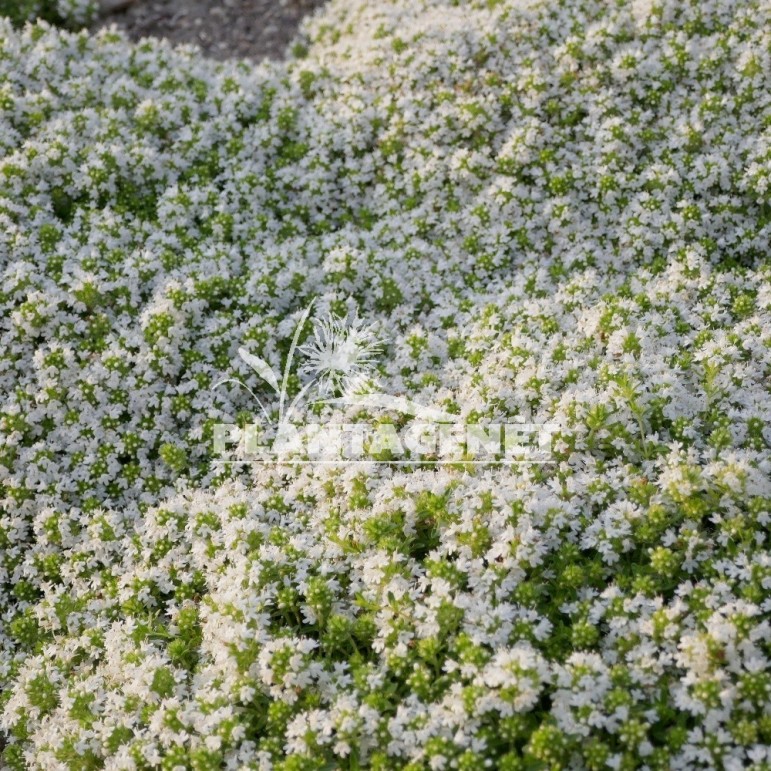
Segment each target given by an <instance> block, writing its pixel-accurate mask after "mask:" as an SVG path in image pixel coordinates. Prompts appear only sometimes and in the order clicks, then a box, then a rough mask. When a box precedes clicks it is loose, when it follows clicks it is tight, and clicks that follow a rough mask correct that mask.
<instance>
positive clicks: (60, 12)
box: [0, 0, 99, 27]
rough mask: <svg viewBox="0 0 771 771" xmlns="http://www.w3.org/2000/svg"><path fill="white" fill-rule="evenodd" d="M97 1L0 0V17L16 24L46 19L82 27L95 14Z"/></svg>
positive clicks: (97, 6)
mask: <svg viewBox="0 0 771 771" xmlns="http://www.w3.org/2000/svg"><path fill="white" fill-rule="evenodd" d="M98 9H99V4H98V2H97V0H0V16H7V17H8V18H10V19H11V21H13V22H14V23H16V24H24V22H27V21H32V20H34V19H46V20H47V21H49V22H53V23H55V24H64V25H66V26H69V27H82V26H83V25H85V24H87V23H88V22H89V21H91V20H92V19H93V18H94V17H95V16H96V14H97V11H98Z"/></svg>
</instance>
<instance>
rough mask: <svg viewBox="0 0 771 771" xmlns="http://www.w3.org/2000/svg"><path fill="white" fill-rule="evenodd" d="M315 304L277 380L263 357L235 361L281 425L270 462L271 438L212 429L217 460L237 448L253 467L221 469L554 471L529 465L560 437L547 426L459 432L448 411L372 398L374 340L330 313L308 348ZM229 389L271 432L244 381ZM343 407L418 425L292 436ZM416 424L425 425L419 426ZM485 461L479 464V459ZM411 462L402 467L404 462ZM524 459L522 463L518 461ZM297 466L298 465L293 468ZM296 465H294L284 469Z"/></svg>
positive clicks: (352, 320)
mask: <svg viewBox="0 0 771 771" xmlns="http://www.w3.org/2000/svg"><path fill="white" fill-rule="evenodd" d="M313 304H314V303H313V301H311V302H310V303H309V305H308V306H307V307H306V308H305V310H304V311H303V313H302V314H301V316H300V319H299V321H298V322H297V324H296V325H295V329H294V333H293V336H292V340H291V343H290V346H289V352H288V354H287V359H286V362H285V364H284V368H283V372H282V373H281V379H280V380H279V377H278V375H277V374H276V372H275V371H274V369H273V368H272V367H271V365H270V364H269V363H268V362H267V361H266V360H265V359H263V358H261V357H260V356H257V355H256V354H253V353H251V352H250V351H247V350H246V349H245V348H243V347H241V348H239V349H238V355H239V357H240V358H241V360H242V361H244V362H245V363H246V364H247V365H248V366H249V367H250V368H251V369H252V370H254V372H255V373H256V374H257V375H258V376H259V378H260V379H261V380H262V381H263V382H264V383H266V384H267V385H268V386H270V388H271V389H272V391H273V393H274V394H275V397H276V398H277V401H278V419H277V422H276V423H275V436H274V438H273V441H272V446H271V448H270V451H269V454H268V455H267V456H266V455H265V452H264V450H265V445H264V443H263V440H264V438H265V436H266V434H267V433H268V432H266V430H265V427H263V426H261V425H259V424H257V423H253V424H249V425H247V426H245V427H239V426H236V425H234V424H217V425H216V426H215V431H214V434H215V442H214V443H215V452H218V453H220V454H222V453H224V452H226V449H227V447H228V446H229V445H238V446H239V447H241V449H242V451H244V452H245V453H246V455H247V456H249V457H250V458H251V460H245V459H236V460H222V461H219V462H221V463H242V462H269V461H270V460H271V459H273V460H275V459H281V460H282V462H292V463H302V462H307V463H344V462H352V463H357V462H361V463H364V462H372V461H373V460H381V461H385V462H389V463H397V464H398V463H414V462H415V459H416V458H417V459H420V462H427V463H453V462H459V461H462V462H470V463H489V462H497V463H520V462H536V463H543V462H550V461H549V460H544V459H533V457H532V453H533V450H534V446H533V444H532V442H533V441H534V440H535V441H536V445H535V447H537V450H538V451H540V452H541V453H542V454H543V453H544V452H546V451H547V449H548V447H549V446H550V440H551V437H552V435H553V434H554V432H555V431H556V427H555V426H553V425H550V424H526V423H524V422H523V421H517V422H514V423H503V424H501V423H492V424H489V425H480V424H468V425H467V424H465V423H464V422H463V421H462V420H460V419H459V417H458V416H457V415H455V414H453V413H450V412H447V411H445V410H442V409H439V408H436V407H431V406H426V405H423V404H419V403H417V402H415V401H412V400H411V399H408V398H405V397H403V396H392V395H390V394H386V393H378V392H376V391H375V390H374V385H375V382H376V378H375V373H376V360H377V357H378V355H379V354H380V353H381V352H382V349H383V343H382V341H381V340H380V338H379V337H378V336H377V334H376V333H375V330H374V329H373V328H372V327H371V326H369V325H368V324H366V323H365V322H364V321H363V320H362V319H360V318H359V317H358V315H357V314H356V313H348V314H347V315H346V316H345V317H340V316H335V315H332V314H331V313H329V314H327V315H326V316H323V317H321V318H318V319H314V321H313V327H312V330H311V333H310V335H309V337H308V338H307V341H306V342H304V343H303V344H300V337H301V335H302V332H303V330H304V329H305V326H306V324H307V322H308V320H309V318H310V314H311V310H312V308H313ZM298 354H299V355H301V356H303V357H304V361H303V362H302V363H301V364H300V365H299V366H298V367H297V374H298V375H299V376H300V381H301V386H300V389H299V391H298V392H297V393H296V394H295V395H294V396H293V397H292V398H291V399H290V396H289V383H290V377H291V374H292V369H293V365H294V363H295V358H296V356H297V355H298ZM226 383H234V384H236V385H237V386H239V387H242V388H244V389H246V390H247V391H248V392H249V393H250V394H251V396H252V397H253V398H254V399H255V401H256V402H257V404H258V405H259V407H260V410H261V412H262V414H263V416H264V418H265V421H266V423H267V426H270V425H271V424H273V423H274V421H273V420H272V418H271V414H270V412H269V411H268V407H267V406H266V404H265V403H264V402H263V400H261V399H260V398H259V397H258V396H257V394H255V393H254V391H253V390H252V389H250V388H249V386H247V385H246V384H245V383H244V382H243V381H241V380H239V379H237V378H233V377H226V378H223V379H222V380H220V381H219V382H217V383H216V384H215V386H214V388H218V387H220V386H222V385H224V384H226ZM304 402H307V403H308V404H326V405H330V406H339V407H358V408H362V409H364V410H366V411H367V412H378V411H386V412H388V411H390V412H395V413H399V414H401V415H402V416H410V417H412V418H415V419H417V420H413V421H411V422H409V423H408V425H407V427H406V428H405V429H404V430H403V433H402V434H401V435H400V434H399V432H397V431H396V429H395V427H394V425H393V424H392V423H390V422H383V423H381V422H378V423H375V424H374V425H371V426H368V425H367V424H362V423H326V424H318V423H308V424H306V425H304V426H303V427H302V428H298V426H296V425H295V423H294V421H293V420H292V419H293V417H295V415H296V414H297V413H298V410H299V407H300V406H301V405H302V404H303V403H304ZM421 421H422V422H421ZM480 455H481V456H482V460H479V459H478V456H480ZM403 456H407V457H408V459H406V460H405V459H403ZM522 456H526V457H527V460H524V461H523V460H522V459H521V458H522ZM298 457H299V458H300V459H299V460H298ZM290 458H293V460H290Z"/></svg>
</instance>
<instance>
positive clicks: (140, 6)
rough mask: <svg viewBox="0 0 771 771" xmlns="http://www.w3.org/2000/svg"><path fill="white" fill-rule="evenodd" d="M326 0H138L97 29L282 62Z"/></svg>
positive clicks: (225, 56)
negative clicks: (305, 23)
mask: <svg viewBox="0 0 771 771" xmlns="http://www.w3.org/2000/svg"><path fill="white" fill-rule="evenodd" d="M323 4H324V0H134V1H133V2H129V3H128V4H127V6H126V8H125V9H124V10H119V11H115V12H112V13H107V14H105V15H104V16H102V17H101V18H100V19H99V20H98V22H97V23H96V24H95V25H94V29H98V28H99V27H105V26H109V25H111V24H116V25H117V26H118V27H120V28H121V29H123V30H124V31H125V32H126V34H127V35H128V36H129V37H130V38H131V39H132V40H139V39H141V38H143V37H160V38H167V39H168V40H170V41H171V42H172V43H174V44H181V43H194V44H196V45H198V46H199V47H200V48H201V50H202V51H203V53H204V54H205V55H206V56H210V57H212V58H215V59H231V58H236V59H244V58H247V59H253V60H255V61H259V60H261V59H263V58H266V57H267V58H271V59H279V58H281V57H282V56H283V55H284V52H285V51H286V48H287V46H288V44H289V43H290V42H291V41H292V39H293V38H294V36H295V33H296V32H297V28H298V26H299V24H300V22H301V21H302V19H303V18H304V17H305V16H306V15H307V14H309V13H311V12H312V11H314V10H315V9H316V8H318V7H320V6H321V5H323Z"/></svg>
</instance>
